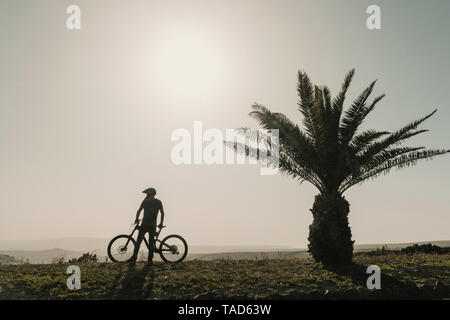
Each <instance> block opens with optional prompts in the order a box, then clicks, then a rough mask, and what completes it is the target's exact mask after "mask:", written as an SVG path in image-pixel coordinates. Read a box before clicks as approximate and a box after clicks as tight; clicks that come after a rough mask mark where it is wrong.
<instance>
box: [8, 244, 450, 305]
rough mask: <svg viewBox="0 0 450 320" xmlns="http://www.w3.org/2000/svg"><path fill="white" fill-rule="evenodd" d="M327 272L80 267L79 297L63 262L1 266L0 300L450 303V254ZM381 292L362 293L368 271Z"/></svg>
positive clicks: (310, 264) (374, 259)
mask: <svg viewBox="0 0 450 320" xmlns="http://www.w3.org/2000/svg"><path fill="white" fill-rule="evenodd" d="M354 261H355V263H356V264H355V265H354V266H353V267H351V268H347V269H341V270H327V269H325V268H324V267H323V265H321V264H318V263H314V261H313V260H312V259H285V260H276V259H260V260H224V259H221V260H213V261H200V260H193V261H187V262H185V263H181V264H179V265H167V264H162V263H156V264H155V265H154V266H153V267H146V266H144V264H139V263H138V264H137V265H136V266H132V265H127V264H111V263H97V262H82V263H78V265H79V266H80V267H81V273H82V274H81V286H82V288H81V290H74V291H71V290H68V289H67V287H66V280H67V275H66V274H65V271H66V268H67V266H68V264H67V263H59V264H46V265H43V264H42V265H33V264H24V265H20V266H17V265H3V266H0V299H218V298H222V299H336V298H338V299H340V298H344V299H359V298H369V299H372V298H373V299H377V298H438V299H440V298H445V297H447V298H448V297H450V254H448V253H447V254H421V253H419V254H398V253H396V254H395V253H391V252H385V253H383V252H381V253H380V254H377V255H373V254H368V253H360V254H356V255H355V258H354ZM371 264H376V265H378V266H379V267H380V268H381V270H382V289H381V290H375V291H373V290H372V291H370V290H368V289H367V288H365V282H366V279H367V277H368V276H369V275H367V274H365V270H366V267H367V266H368V265H371Z"/></svg>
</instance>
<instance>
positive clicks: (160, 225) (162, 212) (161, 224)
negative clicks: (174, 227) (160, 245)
mask: <svg viewBox="0 0 450 320" xmlns="http://www.w3.org/2000/svg"><path fill="white" fill-rule="evenodd" d="M159 210H160V212H161V222H160V224H159V228H161V227H162V226H163V225H164V208H163V205H162V203H161V209H159Z"/></svg>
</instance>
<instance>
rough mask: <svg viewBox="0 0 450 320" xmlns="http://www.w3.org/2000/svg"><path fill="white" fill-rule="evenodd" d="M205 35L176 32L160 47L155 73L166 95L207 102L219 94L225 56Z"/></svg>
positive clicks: (164, 40) (156, 56)
mask: <svg viewBox="0 0 450 320" xmlns="http://www.w3.org/2000/svg"><path fill="white" fill-rule="evenodd" d="M219 48H220V46H218V45H217V44H216V43H215V41H214V39H212V38H208V37H207V36H206V35H205V34H199V33H198V32H188V31H185V30H179V31H174V32H170V33H168V34H166V35H165V36H164V37H163V38H162V39H160V40H159V41H158V43H157V50H156V55H155V60H154V63H155V64H154V71H156V74H155V76H156V77H157V82H158V83H159V84H160V86H161V90H163V91H164V93H165V94H169V95H170V96H172V97H174V98H180V99H186V98H202V97H203V98H207V97H210V96H212V95H214V93H215V92H217V90H220V87H221V82H222V81H223V78H224V72H225V70H226V68H225V66H224V58H223V57H224V56H223V52H221V51H220V50H219Z"/></svg>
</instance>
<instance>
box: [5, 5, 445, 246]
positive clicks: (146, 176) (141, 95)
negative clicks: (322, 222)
mask: <svg viewBox="0 0 450 320" xmlns="http://www.w3.org/2000/svg"><path fill="white" fill-rule="evenodd" d="M70 4H77V5H79V6H80V7H81V12H82V22H81V23H82V25H81V27H82V28H81V30H79V31H69V30H67V29H66V22H65V21H66V19H67V17H68V15H67V14H66V13H65V11H66V8H67V6H68V5H70ZM370 4H378V5H380V7H381V14H382V28H383V29H382V30H375V31H369V30H368V29H367V28H366V18H367V14H366V8H367V7H368V5H370ZM449 12H450V2H449V1H447V0H441V1H439V0H434V1H417V0H416V1H406V0H404V1H361V0H353V1H331V0H329V1H313V0H311V1H300V0H292V1H279V0H277V1H257V0H254V1H248V0H245V1H241V0H239V1H237V0H233V1H228V0H227V1H225V0H222V1H211V0H208V1H206V0H202V1H193V0H190V1H185V0H183V1H181V0H180V1H137V0H132V1H112V0H96V1H75V0H73V1H65V0H64V1H61V0H52V1H44V0H40V1H29V0H2V1H1V2H0V42H1V50H0V146H1V149H0V154H1V157H0V181H1V183H0V240H18V239H24V240H31V239H43V238H58V237H73V236H80V237H106V238H110V237H111V238H112V237H113V236H114V235H116V234H119V233H124V232H127V230H128V227H129V225H130V223H131V222H132V221H133V219H134V215H135V212H136V209H137V207H138V206H139V204H140V201H141V200H142V196H143V195H142V193H141V191H142V190H143V189H144V188H146V187H149V186H154V187H155V188H156V189H157V190H158V194H157V197H158V198H160V199H161V200H162V201H163V203H164V206H165V210H166V220H165V223H166V224H167V225H168V228H167V229H166V230H167V231H165V232H166V233H180V234H182V235H183V236H184V237H185V238H186V240H187V241H188V242H189V243H190V244H203V245H208V244H212V245H238V244H242V245H289V246H293V247H305V246H306V244H307V237H308V226H309V224H310V223H311V222H312V216H311V213H310V212H309V209H310V208H311V206H312V203H313V198H314V195H315V194H316V193H317V192H316V190H315V189H314V188H313V187H312V186H311V185H308V184H307V183H304V184H303V185H301V186H299V185H298V183H297V182H295V181H293V180H291V179H290V178H288V177H285V176H282V175H277V176H260V175H259V167H258V166H248V165H245V166H242V165H241V166H239V165H234V166H225V165H223V166H220V165H214V166H207V165H197V166H194V165H192V166H186V165H181V166H175V165H174V164H172V162H171V160H170V151H171V148H172V147H173V146H174V145H175V143H174V142H171V141H170V136H171V133H172V131H173V130H175V129H177V128H187V129H188V130H190V131H191V132H192V130H193V121H194V120H201V121H203V125H204V127H205V128H218V129H221V130H223V131H225V129H226V128H236V127H241V126H252V127H255V126H256V123H255V122H254V121H253V120H252V119H250V118H249V117H248V112H249V111H250V105H251V104H252V103H253V102H259V103H262V104H264V105H266V106H267V107H269V108H271V109H272V110H274V111H278V112H283V113H286V114H287V115H288V116H290V117H292V118H293V119H295V120H296V121H298V122H300V121H301V117H300V114H299V112H297V110H296V101H297V96H296V74H297V70H298V69H303V70H305V71H306V72H308V74H309V75H310V76H311V78H312V80H313V82H315V83H317V84H326V85H328V86H329V87H330V89H331V90H332V93H333V94H336V93H337V91H338V90H339V88H340V85H341V82H342V79H343V77H344V75H345V74H346V72H347V71H348V70H349V69H351V68H353V67H354V68H355V69H356V76H355V78H354V82H353V85H352V87H351V89H350V96H349V97H348V100H347V102H348V103H350V102H351V100H350V99H351V98H353V97H354V96H355V95H357V94H359V93H360V92H361V90H363V89H364V88H365V87H366V86H367V85H368V84H369V83H370V82H371V81H372V80H375V79H378V83H377V86H376V90H375V95H378V94H381V93H386V95H387V96H386V98H385V99H384V100H383V101H382V102H381V103H380V104H379V105H378V107H377V108H378V109H377V110H376V111H375V112H374V113H373V114H372V115H371V116H370V117H369V119H368V121H367V122H366V126H365V128H379V129H386V130H393V129H397V128H399V127H400V126H402V125H404V124H406V123H408V122H410V121H412V120H415V119H417V118H419V117H421V116H423V115H425V114H427V113H429V112H430V111H432V110H433V109H434V108H438V113H437V115H435V116H434V117H433V118H431V119H429V120H428V121H427V122H426V123H425V124H424V128H427V129H431V131H430V132H428V133H426V134H424V135H423V136H420V137H417V138H415V139H414V140H411V144H413V145H418V146H420V145H426V146H429V147H440V148H450V126H449V119H450V101H449V99H448V94H449V92H450V82H449V75H450V59H449V57H450V40H449V39H450V38H449V36H448V31H449V30H450V20H449V19H448V14H449ZM347 105H348V104H347ZM448 168H449V157H448V156H442V157H439V158H436V159H434V160H432V161H429V162H428V161H426V162H423V163H420V164H418V165H417V166H416V167H415V168H407V169H403V170H401V171H398V172H397V171H392V172H391V174H390V175H389V176H384V177H381V178H379V179H377V180H376V181H373V182H368V183H366V184H363V185H361V186H356V187H353V188H352V189H350V190H349V191H348V192H347V193H346V198H347V199H348V200H349V202H350V204H351V211H350V224H351V228H352V233H353V239H354V240H356V242H357V243H388V242H407V241H421V240H443V239H450V217H449V211H450V210H449V209H450V198H449V191H450V173H449V170H448Z"/></svg>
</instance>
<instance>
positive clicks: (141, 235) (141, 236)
mask: <svg viewBox="0 0 450 320" xmlns="http://www.w3.org/2000/svg"><path fill="white" fill-rule="evenodd" d="M145 233H146V230H144V228H142V227H141V228H140V229H139V233H138V236H137V240H136V247H135V248H134V252H133V258H132V261H136V260H137V257H138V253H139V248H140V247H141V243H142V240H143V239H144V235H145Z"/></svg>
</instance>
